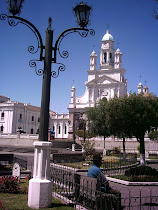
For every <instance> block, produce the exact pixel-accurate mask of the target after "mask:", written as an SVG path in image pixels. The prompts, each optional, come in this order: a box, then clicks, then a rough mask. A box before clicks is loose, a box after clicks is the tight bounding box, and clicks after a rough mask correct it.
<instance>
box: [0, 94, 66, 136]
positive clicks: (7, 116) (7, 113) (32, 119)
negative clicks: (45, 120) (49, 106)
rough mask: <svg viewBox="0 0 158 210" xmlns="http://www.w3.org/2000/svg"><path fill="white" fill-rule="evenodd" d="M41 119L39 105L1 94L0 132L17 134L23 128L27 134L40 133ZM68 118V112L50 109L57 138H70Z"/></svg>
mask: <svg viewBox="0 0 158 210" xmlns="http://www.w3.org/2000/svg"><path fill="white" fill-rule="evenodd" d="M39 120H40V108H39V107H36V106H32V105H30V104H24V103H20V102H17V101H11V100H10V98H8V97H5V96H1V95H0V133H3V134H4V133H5V134H16V133H17V130H18V128H21V129H22V130H23V131H25V132H26V133H27V134H38V132H39ZM68 120H69V115H68V114H57V113H54V112H53V111H50V122H49V127H50V128H51V129H52V130H54V131H55V138H68V126H69V124H68Z"/></svg>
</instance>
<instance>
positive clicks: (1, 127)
mask: <svg viewBox="0 0 158 210" xmlns="http://www.w3.org/2000/svg"><path fill="white" fill-rule="evenodd" d="M3 128H4V127H3V125H1V132H2V133H3Z"/></svg>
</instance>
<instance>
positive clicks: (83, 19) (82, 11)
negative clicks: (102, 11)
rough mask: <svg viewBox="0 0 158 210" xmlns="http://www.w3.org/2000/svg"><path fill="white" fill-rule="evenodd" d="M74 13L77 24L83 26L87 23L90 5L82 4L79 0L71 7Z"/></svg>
mask: <svg viewBox="0 0 158 210" xmlns="http://www.w3.org/2000/svg"><path fill="white" fill-rule="evenodd" d="M73 10H74V12H75V15H76V17H77V22H78V24H79V25H80V26H81V27H82V28H84V27H86V26H87V24H88V23H89V15H90V12H91V7H90V6H88V5H87V4H84V3H83V2H80V3H79V4H78V5H76V7H75V8H73Z"/></svg>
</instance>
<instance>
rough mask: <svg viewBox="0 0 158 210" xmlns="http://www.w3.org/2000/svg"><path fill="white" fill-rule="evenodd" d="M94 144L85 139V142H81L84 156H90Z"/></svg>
mask: <svg viewBox="0 0 158 210" xmlns="http://www.w3.org/2000/svg"><path fill="white" fill-rule="evenodd" d="M94 146H95V142H94V141H90V140H86V141H85V143H83V148H84V156H85V157H86V158H88V156H92V155H93V153H94V151H95V150H94Z"/></svg>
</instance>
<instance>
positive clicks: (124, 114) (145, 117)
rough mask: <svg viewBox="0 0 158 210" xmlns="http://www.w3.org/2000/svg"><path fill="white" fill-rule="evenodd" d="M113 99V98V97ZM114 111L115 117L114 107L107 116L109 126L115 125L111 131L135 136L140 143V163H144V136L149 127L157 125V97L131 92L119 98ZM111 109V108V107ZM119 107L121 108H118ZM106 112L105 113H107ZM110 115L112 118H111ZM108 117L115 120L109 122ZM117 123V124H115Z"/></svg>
mask: <svg viewBox="0 0 158 210" xmlns="http://www.w3.org/2000/svg"><path fill="white" fill-rule="evenodd" d="M114 100H115V99H114ZM117 100H118V104H119V102H120V104H119V105H118V107H117V109H116V112H117V113H119V114H117V113H116V118H115V113H114V108H113V110H112V111H111V115H110V117H109V116H107V120H108V123H109V126H110V128H111V126H112V125H113V126H117V128H116V127H115V129H114V128H113V129H112V132H114V133H116V134H117V133H118V135H120V134H121V135H123V134H124V135H125V136H126V137H131V136H135V137H136V138H137V141H138V142H139V143H140V164H142V165H144V164H145V143H144V136H145V133H146V132H147V131H149V130H150V128H151V127H157V125H158V98H157V97H156V96H154V95H151V94H150V95H147V96H145V95H143V94H139V95H136V94H135V93H134V94H131V95H129V96H127V95H126V96H124V97H123V98H119V99H117ZM112 101H113V100H111V101H110V102H109V104H108V109H107V111H108V112H109V110H110V105H111V106H112V103H114V101H113V102H112ZM111 109H112V108H111ZM120 109H121V110H120ZM108 112H107V113H108ZM112 117H113V118H114V119H112ZM109 118H111V121H112V120H113V121H114V120H116V122H114V123H113V124H112V123H111V124H110V121H109ZM117 123H118V124H119V125H117ZM116 129H118V130H119V131H116Z"/></svg>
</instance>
